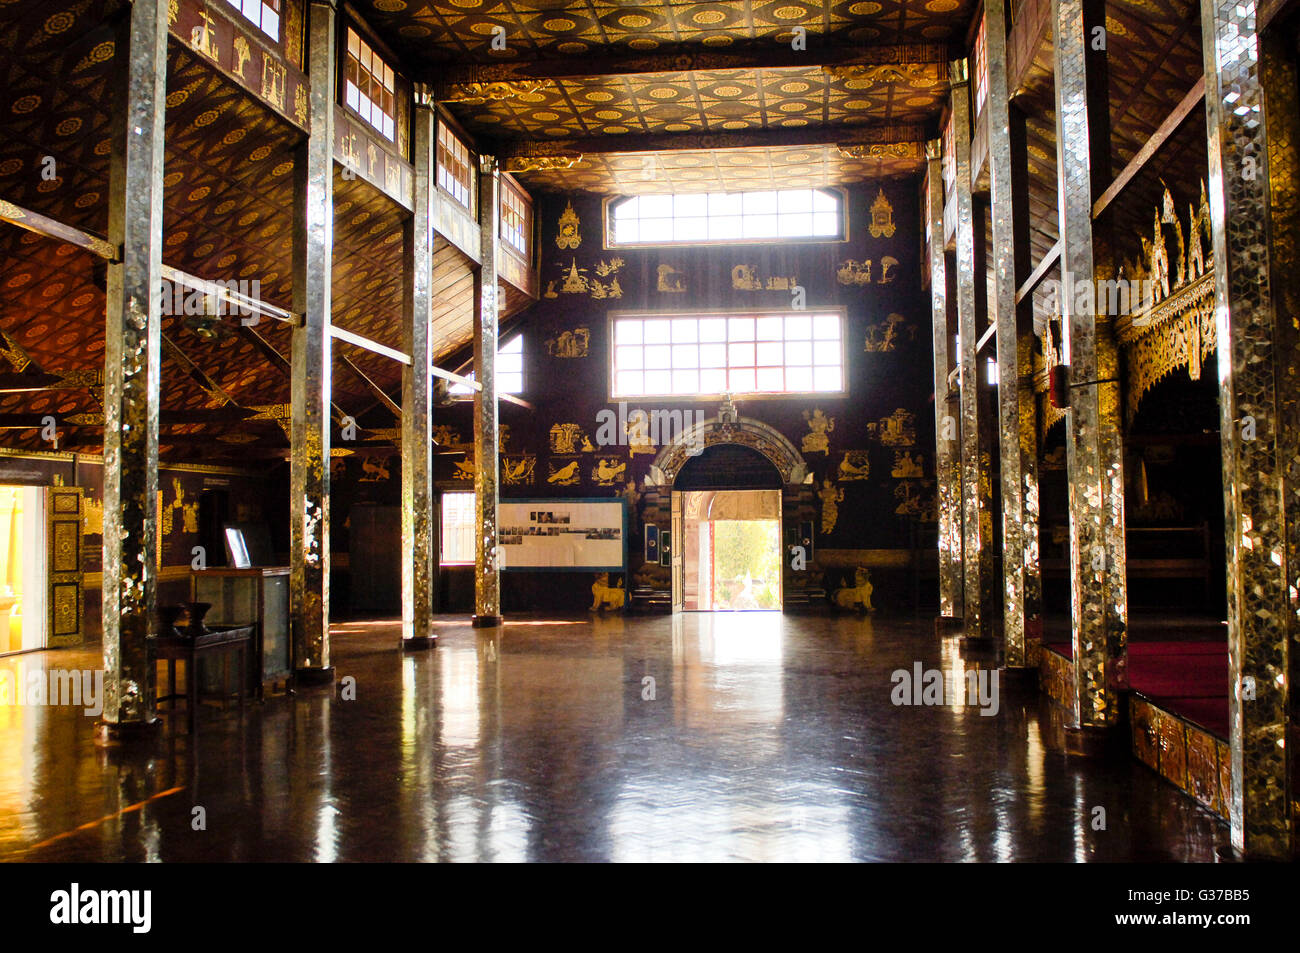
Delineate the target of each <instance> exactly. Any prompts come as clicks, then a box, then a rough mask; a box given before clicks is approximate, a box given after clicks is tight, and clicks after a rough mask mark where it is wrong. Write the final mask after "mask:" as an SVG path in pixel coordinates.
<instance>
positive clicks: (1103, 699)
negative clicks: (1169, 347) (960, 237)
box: [1052, 0, 1128, 729]
mask: <svg viewBox="0 0 1300 953" xmlns="http://www.w3.org/2000/svg"><path fill="white" fill-rule="evenodd" d="M1104 15H1105V13H1104V7H1103V5H1102V4H1101V3H1100V2H1086V0H1053V5H1052V36H1053V45H1054V47H1055V65H1056V143H1057V144H1056V149H1057V203H1058V206H1059V209H1060V231H1061V246H1062V255H1061V271H1062V282H1061V292H1060V294H1059V295H1058V299H1059V302H1060V306H1061V314H1062V324H1063V327H1064V328H1065V331H1066V335H1067V340H1066V344H1065V346H1064V351H1065V353H1066V354H1067V355H1068V357H1069V362H1070V411H1069V415H1068V418H1067V437H1066V471H1067V479H1068V484H1069V506H1070V603H1071V634H1072V638H1073V643H1074V681H1075V684H1074V688H1075V691H1074V706H1073V708H1074V711H1073V720H1074V724H1073V727H1076V728H1085V729H1087V728H1104V727H1111V726H1114V725H1115V724H1116V723H1117V722H1118V719H1119V717H1120V701H1121V697H1122V696H1121V690H1122V689H1123V688H1124V687H1125V684H1126V677H1125V663H1126V650H1127V619H1128V597H1127V589H1126V585H1125V578H1124V573H1125V559H1124V508H1123V507H1124V496H1123V493H1124V470H1123V451H1122V447H1121V444H1120V430H1119V427H1120V417H1119V407H1120V405H1119V399H1118V386H1119V385H1118V383H1117V381H1116V377H1117V364H1116V352H1115V348H1114V344H1113V341H1112V340H1111V339H1110V338H1109V337H1108V334H1109V332H1108V329H1107V328H1104V327H1099V326H1098V320H1097V314H1096V304H1095V300H1094V298H1095V296H1094V295H1093V294H1091V293H1086V294H1076V290H1077V287H1076V286H1079V285H1080V284H1081V283H1087V284H1089V285H1090V283H1091V282H1092V281H1093V280H1094V275H1095V274H1096V273H1097V272H1096V268H1095V265H1096V260H1095V258H1094V247H1093V223H1092V197H1093V194H1094V191H1095V185H1096V183H1095V181H1094V175H1095V174H1096V171H1097V170H1095V169H1094V168H1093V167H1092V164H1091V163H1090V158H1091V156H1092V154H1093V153H1094V152H1096V153H1097V154H1098V155H1101V154H1103V153H1104V154H1105V155H1107V156H1108V155H1109V150H1110V142H1109V136H1104V137H1103V136H1100V135H1098V129H1104V128H1105V126H1104V125H1101V126H1098V127H1097V128H1093V126H1092V125H1091V121H1092V116H1091V114H1092V113H1093V112H1096V113H1097V114H1098V116H1101V114H1103V113H1106V111H1107V109H1108V107H1107V104H1106V100H1105V97H1104V84H1092V85H1091V86H1090V82H1089V75H1088V68H1089V60H1088V57H1089V49H1090V44H1089V37H1090V36H1092V35H1093V34H1092V32H1091V31H1092V28H1093V27H1094V26H1097V25H1100V23H1102V22H1104ZM1094 21H1096V22H1094ZM1102 55H1103V56H1104V52H1102ZM1098 85H1100V86H1101V87H1102V88H1101V89H1100V90H1098V89H1097V88H1096V87H1097V86H1098ZM1090 92H1091V93H1092V95H1090ZM1100 121H1101V122H1102V123H1104V122H1106V118H1105V117H1102V118H1101V120H1100ZM1097 194H1100V193H1099V192H1098V193H1097Z"/></svg>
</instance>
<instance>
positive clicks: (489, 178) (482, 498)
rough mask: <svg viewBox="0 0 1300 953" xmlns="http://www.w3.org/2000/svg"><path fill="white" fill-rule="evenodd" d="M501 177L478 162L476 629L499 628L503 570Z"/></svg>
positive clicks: (489, 160) (490, 162)
mask: <svg viewBox="0 0 1300 953" xmlns="http://www.w3.org/2000/svg"><path fill="white" fill-rule="evenodd" d="M499 176H500V172H499V169H498V167H497V161H496V159H495V158H494V157H493V156H479V176H478V214H479V235H480V237H481V246H480V255H481V256H482V261H483V263H482V265H481V266H480V267H479V271H478V275H477V277H476V279H475V282H474V379H475V380H476V381H478V383H479V385H480V389H479V390H478V391H477V392H475V394H474V513H475V516H476V517H477V519H478V525H479V533H478V537H477V539H476V540H475V544H474V626H475V627H476V628H489V627H492V626H497V625H500V624H501V570H500V567H499V566H498V558H499V550H498V547H497V478H498V474H497V471H498V468H499V462H500V461H499V458H498V453H499V445H500V441H499V433H498V429H497V386H496V365H497V243H498V241H499V239H498V237H497V217H498V215H499V214H500V212H499V209H498V204H499V201H500V185H501V184H500V178H499Z"/></svg>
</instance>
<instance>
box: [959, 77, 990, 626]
mask: <svg viewBox="0 0 1300 953" xmlns="http://www.w3.org/2000/svg"><path fill="white" fill-rule="evenodd" d="M948 74H949V82H950V84H951V86H952V129H953V133H952V141H953V151H954V152H955V153H956V168H957V235H956V242H957V259H956V268H957V327H958V330H959V333H960V335H961V350H960V353H959V354H958V355H957V360H958V363H959V366H960V367H961V424H960V428H959V429H960V432H961V495H962V558H961V565H962V573H963V576H964V579H963V590H964V593H963V599H962V608H963V613H962V614H963V628H964V635H965V637H966V638H967V639H973V640H983V639H986V638H988V637H989V635H990V634H991V631H990V622H991V619H992V616H993V613H994V611H995V609H994V596H993V548H992V529H993V513H992V498H991V497H992V484H991V482H990V477H989V466H990V461H989V455H988V448H987V445H986V444H984V442H983V441H982V440H981V428H982V427H983V430H984V431H985V432H987V426H984V422H983V421H981V413H980V411H981V408H980V379H979V360H978V354H977V349H976V345H977V344H978V343H979V329H978V326H977V323H976V296H977V293H978V289H977V283H976V274H977V271H976V262H975V203H974V197H973V196H972V194H971V165H970V139H971V121H970V75H969V73H968V71H967V65H966V61H965V60H957V61H955V62H953V63H952V64H950V65H949V71H948ZM980 235H981V240H982V239H983V232H982V231H981V233H980ZM981 283H982V279H981Z"/></svg>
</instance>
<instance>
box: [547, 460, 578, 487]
mask: <svg viewBox="0 0 1300 953" xmlns="http://www.w3.org/2000/svg"><path fill="white" fill-rule="evenodd" d="M547 469H548V471H549V472H548V474H547V477H546V482H547V483H553V484H555V485H556V486H575V485H576V484H577V483H578V479H579V477H578V461H577V460H572V461H570V462H568V463H566V464H564V465H563V466H561V467H556V466H555V464H554V463H548V464H547Z"/></svg>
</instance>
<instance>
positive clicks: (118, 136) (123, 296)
mask: <svg viewBox="0 0 1300 953" xmlns="http://www.w3.org/2000/svg"><path fill="white" fill-rule="evenodd" d="M166 82H167V4H166V3H165V2H163V0H136V2H135V3H133V4H132V5H131V7H130V11H129V14H128V15H127V16H126V17H125V18H124V19H123V21H122V25H121V27H120V28H119V29H118V31H117V37H116V62H115V64H114V93H115V95H114V102H113V116H112V152H111V155H110V159H109V206H108V239H109V241H110V242H111V243H112V244H113V245H114V246H115V247H116V248H118V249H119V260H118V261H114V262H112V263H110V264H109V266H108V280H107V299H106V303H107V306H106V311H105V339H106V345H105V349H104V579H103V600H104V601H103V625H104V670H105V671H104V722H103V723H104V725H105V726H106V731H105V734H106V735H111V734H112V733H113V732H115V731H117V730H120V729H125V728H128V727H137V726H142V725H147V724H151V723H153V722H154V721H155V714H154V705H155V696H156V691H155V684H154V682H155V677H154V665H153V660H152V658H151V657H150V649H149V642H148V639H149V636H150V634H151V629H152V628H153V627H154V621H153V613H154V607H155V604H156V595H157V591H156V586H157V575H156V567H157V565H158V563H157V553H158V532H157V531H158V406H159V391H160V379H159V374H160V369H161V351H160V349H161V330H162V317H161V310H160V303H159V295H158V294H157V293H156V290H157V289H158V288H160V287H161V282H162V200H163V184H162V177H163V135H164V123H163V117H164V98H165V95H166V88H165V87H166Z"/></svg>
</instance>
